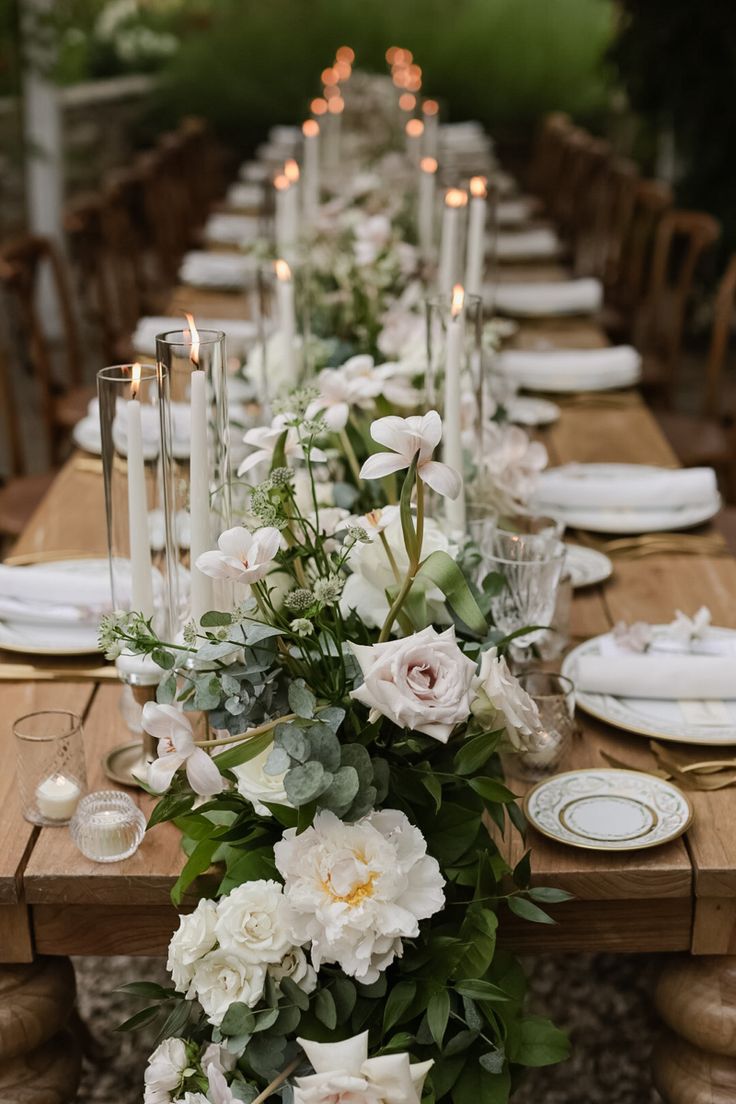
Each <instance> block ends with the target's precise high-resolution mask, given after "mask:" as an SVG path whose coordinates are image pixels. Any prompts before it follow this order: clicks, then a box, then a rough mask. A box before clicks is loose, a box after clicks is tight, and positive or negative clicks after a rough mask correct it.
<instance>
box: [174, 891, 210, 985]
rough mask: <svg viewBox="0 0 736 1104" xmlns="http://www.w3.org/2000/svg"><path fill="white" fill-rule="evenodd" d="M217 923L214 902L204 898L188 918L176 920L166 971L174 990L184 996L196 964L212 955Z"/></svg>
mask: <svg viewBox="0 0 736 1104" xmlns="http://www.w3.org/2000/svg"><path fill="white" fill-rule="evenodd" d="M216 919H217V906H216V905H215V902H214V901H208V900H205V899H204V898H203V899H202V900H201V901H200V902H199V903H198V905H197V907H196V908H195V910H194V912H191V913H189V915H188V916H182V917H181V918H180V920H179V927H178V928H177V930H176V931H175V932H174V934H173V935H172V937H171V942H170V943H169V957H168V960H167V962H166V969H167V970H168V971H169V973H170V974H171V980H172V981H173V983H174V988H175V989H178V991H179V992H180V993H186V991H187V990H188V988H189V985H190V983H191V980H192V975H193V973H194V967H195V966H196V964H197V962H198V961H199V960H200V958H202V957H203V956H204V955H206V954H207V952H208V951H211V950H212V948H213V947H214V945H215V943H216V942H217V936H216V934H215V921H216Z"/></svg>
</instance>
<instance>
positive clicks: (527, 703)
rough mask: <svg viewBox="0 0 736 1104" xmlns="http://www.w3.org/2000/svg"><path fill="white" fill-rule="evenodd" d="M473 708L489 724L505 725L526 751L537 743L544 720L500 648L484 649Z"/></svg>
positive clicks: (476, 714) (503, 726)
mask: <svg viewBox="0 0 736 1104" xmlns="http://www.w3.org/2000/svg"><path fill="white" fill-rule="evenodd" d="M473 693H474V695H475V697H474V699H473V703H472V705H471V709H472V711H473V715H474V716H475V717H478V718H479V719H480V720H481V721H482V722H483V724H486V725H488V727H489V728H494V727H495V728H505V729H506V733H507V735H508V738H509V741H510V742H511V744H512V745H513V746H514V747H515V748H518V750H519V751H523V750H524V749H526V748H530V747H533V746H534V736H535V734H536V733H537V732H538V731H539V726H540V720H539V710H538V708H537V703H536V702H535V701H534V700H533V698H531V697H530V696H529V694H527V692H526V690H524V688H523V687H522V686H520V685H519V682H518V680H517V679H515V678H514V676H513V675H512V674H511V672H510V671H509V668H508V664H507V663H506V660H505V658H504V657H503V656H500V655H498V651H497V649H496V648H488V650H487V651H485V652H483V654H482V656H481V661H480V669H479V671H478V674H477V676H476V677H475V678H474V679H473Z"/></svg>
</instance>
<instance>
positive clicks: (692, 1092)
mask: <svg viewBox="0 0 736 1104" xmlns="http://www.w3.org/2000/svg"><path fill="white" fill-rule="evenodd" d="M654 1003H655V1005H656V1007H657V1011H658V1012H659V1014H660V1016H661V1017H662V1020H663V1021H664V1023H665V1025H666V1027H667V1030H666V1031H665V1033H664V1035H663V1037H662V1039H661V1040H660V1041H659V1043H658V1044H657V1046H656V1048H655V1052H654V1059H653V1073H654V1083H655V1085H656V1087H657V1089H658V1090H659V1092H660V1094H661V1095H662V1097H663V1098H664V1100H665V1101H666V1104H733V1101H734V1100H736V957H734V956H728V955H723V956H715V955H704V956H702V957H701V956H687V957H683V958H678V959H673V960H672V962H671V963H669V964H668V965H667V966H665V968H664V970H663V971H662V974H661V976H660V979H659V982H658V983H657V988H656V992H655V998H654Z"/></svg>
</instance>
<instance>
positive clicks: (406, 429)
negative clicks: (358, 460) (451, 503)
mask: <svg viewBox="0 0 736 1104" xmlns="http://www.w3.org/2000/svg"><path fill="white" fill-rule="evenodd" d="M371 437H372V438H373V440H374V441H376V442H377V443H378V444H379V445H385V446H386V448H387V449H390V450H391V451H390V452H377V453H375V454H374V455H373V456H369V457H368V459H367V460H366V462H365V463H364V464H363V467H362V468H361V470H360V475H361V478H362V479H383V477H384V476H386V475H392V474H393V473H394V472H398V471H402V470H403V469H404V468H409V467H410V466H411V463H412V460H413V459H414V457H415V456H416V454H417V453H419V460H418V463H417V474H418V475H419V477H420V478H421V479H422V480H423V481H424V482H425V483H426V484H427V486H428V487H431V488H432V490H433V491H436V492H437V494H440V495H444V496H445V497H446V498H457V496H458V495H459V494H460V491H461V490H462V485H463V483H462V479H461V478H460V476H459V475H458V473H457V472H456V471H455V469H454V468H451V467H450V466H449V465H448V464H442V463H440V462H439V461H438V460H433V459H432V454H433V453H434V450H435V449H436V448H437V446H438V444H439V443H440V441H441V440H442V419H441V418H440V416H439V414H438V413H437V411H436V410H430V411H429V412H428V413H427V414H423V415H421V416H420V415H412V416H411V417H410V418H399V417H397V416H396V415H390V416H389V417H387V418H379V419H378V420H377V421H375V422H374V423H373V425H372V426H371Z"/></svg>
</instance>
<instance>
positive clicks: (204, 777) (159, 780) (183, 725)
mask: <svg viewBox="0 0 736 1104" xmlns="http://www.w3.org/2000/svg"><path fill="white" fill-rule="evenodd" d="M141 724H142V725H143V729H144V731H145V732H148V733H150V735H151V736H155V738H156V739H157V740H158V759H154V761H153V762H152V763H151V764H150V766H149V768H148V784H149V786H150V787H151V789H152V790H155V792H156V793H163V792H164V790H168V788H169V786H170V785H171V781H172V779H173V777H174V775H175V774H176V772H177V771H178V769H179V767H182V766H183V767H185V768H186V772H187V780H188V782H189V785H190V786H191V787H192V789H193V790H194V792H195V793H198V794H200V796H202V797H213V796H214V795H215V794H218V793H220V792H221V790H222V788H223V786H224V785H225V783H224V781H223V778H222V775H221V774H220V772H219V770H218V769H217V767H216V765H215V764H214V762H213V761H212V759H210V757H209V755H208V754H207V752H206V751H205V750H204V748H201V747H197V745H196V744H195V742H194V733H193V732H192V726H191V723H190V721H189V718H188V717H187V716H186V715H185V714H184V713H182V711H181V710H180V709H177V708H176V707H175V706H173V705H158V704H157V703H156V702H146V704H145V705H144V706H143V714H142V717H141Z"/></svg>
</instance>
